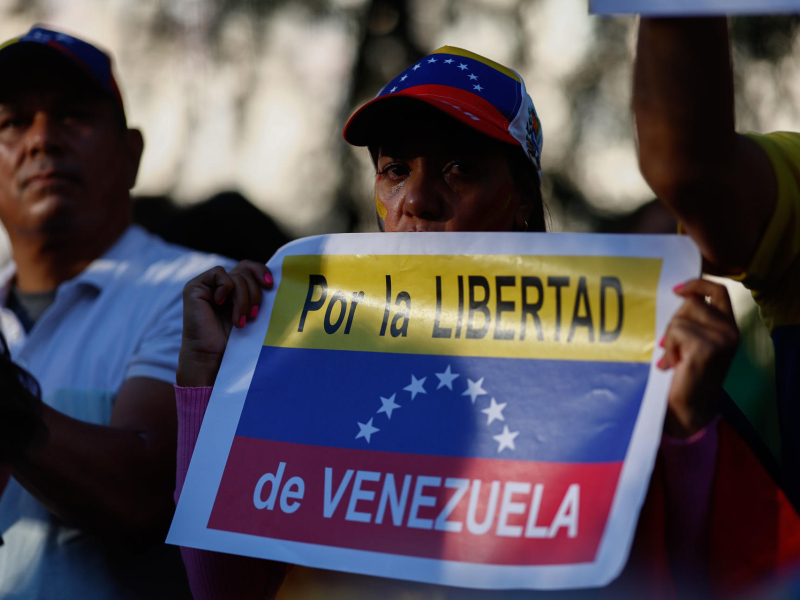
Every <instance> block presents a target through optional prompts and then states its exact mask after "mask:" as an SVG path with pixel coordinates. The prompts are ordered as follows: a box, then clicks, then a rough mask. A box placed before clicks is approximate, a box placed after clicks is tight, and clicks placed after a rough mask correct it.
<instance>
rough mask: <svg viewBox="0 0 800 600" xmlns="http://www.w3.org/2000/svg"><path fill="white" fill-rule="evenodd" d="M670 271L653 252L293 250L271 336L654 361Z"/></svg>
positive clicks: (324, 345)
mask: <svg viewBox="0 0 800 600" xmlns="http://www.w3.org/2000/svg"><path fill="white" fill-rule="evenodd" d="M660 271H661V260H660V259H651V258H618V257H597V256H591V257H567V256H420V255H418V256H388V255H358V256H355V255H354V256H316V255H315V256H287V257H286V258H284V260H283V272H282V276H281V284H280V288H279V289H278V291H277V296H276V298H275V306H274V308H273V311H272V317H271V319H270V325H269V330H268V331H267V335H266V338H265V340H264V344H265V345H267V346H281V347H286V348H318V349H327V350H361V351H370V352H398V353H407V354H437V355H454V356H487V357H507V358H540V359H545V358H549V359H563V360H601V361H624V362H650V356H651V354H652V351H653V341H654V337H655V297H656V288H657V285H658V278H659V274H660ZM387 293H388V298H387ZM387 300H388V302H387Z"/></svg>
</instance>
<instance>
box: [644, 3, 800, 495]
mask: <svg viewBox="0 0 800 600" xmlns="http://www.w3.org/2000/svg"><path fill="white" fill-rule="evenodd" d="M633 105H634V112H635V115H636V126H637V130H638V137H639V160H640V164H641V169H642V173H643V174H644V177H645V179H647V181H648V183H649V184H650V186H651V187H652V188H653V190H654V191H655V192H656V194H657V195H658V196H659V198H660V199H661V200H662V201H663V202H664V203H665V204H666V205H667V206H668V207H669V208H670V209H671V210H672V211H673V212H674V213H675V214H676V215H677V216H678V218H679V219H680V221H681V223H682V226H683V228H684V229H685V231H686V232H687V233H688V234H689V235H691V236H692V237H693V238H694V240H695V241H696V242H697V244H698V245H699V246H700V249H701V251H702V252H703V256H704V258H705V261H706V270H707V271H709V272H711V273H713V274H718V275H727V276H730V277H735V278H738V279H741V280H742V281H743V283H744V284H745V285H746V286H747V287H748V288H750V289H751V290H752V292H753V296H754V298H755V300H756V301H757V302H758V304H759V306H760V309H761V315H762V318H763V320H764V322H765V324H766V325H767V327H768V328H769V329H770V332H771V334H772V339H773V343H774V346H775V360H776V371H775V376H776V383H777V399H778V418H779V423H780V433H781V463H782V464H781V466H782V472H783V473H782V484H783V486H784V488H785V490H786V492H787V495H788V496H789V497H790V498H791V499H792V500H793V502H794V504H795V506H800V301H798V299H797V295H798V292H800V134H796V133H773V134H770V135H741V134H738V133H737V132H736V130H735V128H734V125H735V118H734V94H733V76H732V71H731V56H730V42H729V39H728V23H727V20H726V19H724V18H706V19H642V21H641V24H640V28H639V43H638V51H637V57H636V69H635V82H634V101H633Z"/></svg>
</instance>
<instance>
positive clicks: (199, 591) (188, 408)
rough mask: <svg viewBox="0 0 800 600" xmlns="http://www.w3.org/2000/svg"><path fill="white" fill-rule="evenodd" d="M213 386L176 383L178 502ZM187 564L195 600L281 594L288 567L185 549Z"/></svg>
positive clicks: (246, 599) (238, 599)
mask: <svg viewBox="0 0 800 600" xmlns="http://www.w3.org/2000/svg"><path fill="white" fill-rule="evenodd" d="M212 389H213V388H210V387H201V388H184V387H179V386H177V385H176V386H175V398H176V400H177V403H178V469H177V471H178V472H177V478H176V481H175V503H176V504H177V502H178V498H180V496H181V490H182V489H183V482H184V481H185V480H186V472H187V471H188V470H189V462H190V461H191V460H192V452H194V445H195V443H196V442H197V436H198V434H199V433H200V425H201V424H202V423H203V415H205V414H206V407H207V406H208V400H209V398H211V390H212ZM181 556H183V564H184V565H185V566H186V574H187V575H188V576H189V586H190V587H191V589H192V595H193V596H194V597H195V600H225V599H227V598H230V599H231V600H250V599H253V600H262V599H270V598H274V597H275V595H276V594H277V593H278V588H280V585H281V583H282V582H283V578H284V576H285V575H286V566H285V565H282V564H280V563H275V562H272V561H267V560H262V559H259V558H250V557H249V556H237V555H234V554H223V553H222V552H210V551H208V550H196V549H194V548H185V547H182V548H181Z"/></svg>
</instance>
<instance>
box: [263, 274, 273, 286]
mask: <svg viewBox="0 0 800 600" xmlns="http://www.w3.org/2000/svg"><path fill="white" fill-rule="evenodd" d="M264 281H265V282H266V284H267V285H272V284H273V283H275V281H274V280H273V279H272V275H270V274H269V273H264Z"/></svg>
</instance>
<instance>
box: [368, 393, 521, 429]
mask: <svg viewBox="0 0 800 600" xmlns="http://www.w3.org/2000/svg"><path fill="white" fill-rule="evenodd" d="M381 400H383V398H381ZM507 404H508V402H503V403H502V404H498V403H497V400H495V399H494V398H492V403H491V404H490V405H489V408H484V409H483V410H482V411H481V412H482V413H483V414H485V415H488V417H489V419H488V421H487V422H486V424H487V425H491V424H492V422H493V421H505V420H506V419H505V417H504V416H503V409H504V408H505V407H506V405H507ZM378 412H380V411H378Z"/></svg>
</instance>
